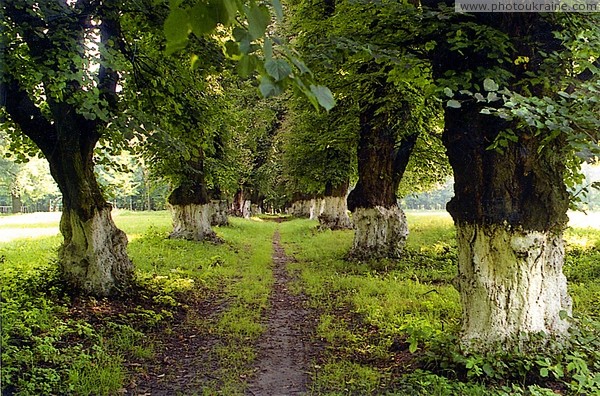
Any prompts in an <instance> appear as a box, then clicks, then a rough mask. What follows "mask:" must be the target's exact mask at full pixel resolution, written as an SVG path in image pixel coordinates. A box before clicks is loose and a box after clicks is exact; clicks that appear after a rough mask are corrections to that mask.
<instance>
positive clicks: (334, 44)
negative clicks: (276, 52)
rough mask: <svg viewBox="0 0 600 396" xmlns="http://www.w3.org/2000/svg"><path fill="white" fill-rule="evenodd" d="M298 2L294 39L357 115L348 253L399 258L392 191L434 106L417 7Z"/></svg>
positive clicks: (401, 233) (398, 216)
mask: <svg viewBox="0 0 600 396" xmlns="http://www.w3.org/2000/svg"><path fill="white" fill-rule="evenodd" d="M297 7H298V11H296V18H298V19H299V22H298V26H300V27H301V29H297V30H300V31H302V34H301V35H299V37H298V38H296V41H299V42H301V43H302V45H303V46H304V47H305V48H306V50H305V53H308V54H309V55H307V59H310V61H309V62H308V64H309V66H310V67H311V68H314V69H315V70H322V69H324V70H327V71H328V78H327V79H325V80H324V81H326V83H327V85H328V86H330V87H332V89H333V90H334V92H335V93H336V96H337V97H338V98H339V104H340V105H344V104H345V105H346V106H347V107H346V109H345V112H346V114H347V115H350V116H352V117H355V120H356V124H355V125H356V131H355V134H354V136H356V140H355V142H354V144H355V147H357V157H358V176H359V180H358V183H357V185H356V187H355V188H354V190H352V192H350V195H349V196H348V207H349V208H350V210H352V211H353V222H354V225H355V228H356V232H355V239H354V244H353V248H352V251H351V253H350V256H351V257H355V258H357V259H368V258H379V257H399V256H400V255H401V253H402V249H403V246H404V242H405V240H406V236H407V233H408V229H407V225H406V220H405V218H404V214H403V212H402V210H401V209H400V208H399V207H398V205H397V197H396V193H397V190H398V186H399V182H400V181H401V179H402V176H403V174H404V172H405V170H406V167H407V163H408V161H409V158H410V154H411V152H412V150H413V148H414V147H415V144H416V142H417V140H418V137H419V135H420V134H421V133H422V132H428V129H430V128H431V129H433V125H431V124H433V122H430V121H429V119H432V120H435V117H433V114H434V109H435V108H436V106H435V104H432V103H431V102H430V100H429V98H430V97H431V94H432V92H431V88H430V86H431V80H430V79H429V75H430V71H429V66H428V63H427V61H426V60H425V59H424V56H423V55H425V52H424V49H423V47H424V45H423V44H422V43H419V40H418V39H417V37H418V34H417V33H418V26H417V24H416V21H418V18H419V10H418V9H416V8H415V7H413V6H411V5H410V4H405V3H403V2H385V3H384V4H375V3H368V2H350V1H338V2H334V1H329V2H325V3H319V4H318V5H315V4H313V2H308V1H307V2H303V1H301V2H299V3H298V6H297ZM400 26H401V28H399V27H400ZM310 54H316V55H313V56H312V58H311V57H310ZM315 64H317V65H320V67H321V69H317V68H316V67H314V65H315Z"/></svg>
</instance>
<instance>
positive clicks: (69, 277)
mask: <svg viewBox="0 0 600 396" xmlns="http://www.w3.org/2000/svg"><path fill="white" fill-rule="evenodd" d="M14 3H15V2H6V3H5V5H6V6H5V7H4V11H5V13H6V15H4V16H5V17H7V18H9V19H10V20H11V21H12V22H10V23H16V24H19V23H22V24H23V26H24V28H23V30H22V33H21V38H22V39H23V40H24V41H25V42H26V43H27V50H28V51H29V52H28V54H27V55H26V58H29V59H31V62H30V63H31V64H32V65H44V67H43V69H41V72H40V73H39V74H40V75H41V80H40V81H39V83H36V88H35V89H36V90H37V89H38V88H39V87H41V88H42V89H44V90H45V91H44V92H45V95H43V96H44V97H43V98H42V99H40V95H39V93H35V92H37V91H35V92H34V91H28V89H30V88H31V87H29V88H28V87H27V86H25V85H22V79H21V78H20V76H18V77H17V76H15V75H10V73H4V74H3V76H2V77H3V82H4V86H3V88H4V89H5V92H4V95H2V98H0V100H2V101H3V104H4V105H5V108H6V112H7V113H8V114H9V115H10V118H11V120H12V121H13V122H14V123H15V124H17V125H18V126H19V129H20V131H21V132H22V133H23V134H25V135H27V136H28V137H29V138H30V139H31V140H32V141H33V142H35V144H36V145H37V146H38V147H39V148H40V150H41V151H42V152H43V154H44V156H45V157H46V159H47V160H48V163H49V165H50V172H51V174H52V177H53V178H54V180H55V181H56V183H57V184H58V187H59V189H60V190H61V193H62V199H63V214H62V218H61V222H60V230H61V232H62V234H63V236H64V242H63V245H62V246H61V248H60V250H59V260H60V267H61V269H62V273H63V276H64V278H65V281H66V282H67V283H68V284H70V285H71V286H72V287H73V288H75V289H78V290H80V291H83V292H84V293H89V294H94V295H98V296H107V295H110V294H113V293H115V292H118V291H122V290H124V289H125V288H126V287H127V286H128V285H129V284H130V282H131V279H132V276H133V265H132V264H131V261H130V260H129V258H128V257H127V253H126V248H127V237H126V236H125V234H124V233H123V232H122V231H121V230H119V229H118V228H116V227H115V225H114V223H113V221H112V219H111V217H110V211H111V207H110V205H109V204H108V203H107V202H106V200H105V199H104V197H103V196H102V193H101V191H100V188H99V186H98V183H97V181H96V177H95V175H94V162H93V152H94V147H95V145H96V143H97V142H98V140H99V139H100V136H101V133H102V132H103V129H104V127H105V126H106V121H103V118H102V117H100V116H97V117H95V118H94V117H87V118H86V117H85V116H83V115H82V114H81V112H80V109H81V108H82V101H81V100H82V98H83V97H85V98H86V99H93V100H98V103H99V104H98V105H94V106H100V109H99V110H102V111H104V112H106V111H108V112H109V113H110V112H111V111H112V110H116V104H117V101H118V98H117V95H116V89H117V82H118V78H119V75H118V73H117V72H116V71H115V70H112V69H110V67H108V66H107V63H105V62H104V61H105V60H106V59H104V55H101V61H100V65H99V67H98V68H97V74H96V76H95V78H94V80H95V81H96V85H95V87H96V88H97V92H98V93H97V96H95V97H93V98H92V97H90V96H85V95H83V92H84V90H85V91H87V90H86V89H85V88H84V87H83V86H82V81H81V79H80V78H77V77H76V76H77V74H78V72H79V71H80V70H81V66H80V65H78V64H76V59H78V56H85V53H86V48H87V45H88V44H89V43H87V41H86V39H87V34H86V32H88V33H89V31H90V30H89V29H90V27H92V28H93V29H94V31H95V32H96V34H98V35H99V39H100V42H101V43H102V44H103V45H105V46H107V47H113V48H114V46H115V45H116V44H115V43H116V42H118V40H117V38H118V37H120V26H119V21H118V12H117V10H116V9H115V8H113V6H114V4H111V3H110V2H103V3H97V4H96V5H94V6H93V7H90V8H89V10H88V11H89V12H88V13H87V15H81V17H80V18H76V19H73V18H58V19H56V18H54V19H53V22H52V23H51V24H48V23H47V21H45V20H44V19H42V18H41V17H39V16H38V15H37V14H36V13H33V14H32V13H30V12H29V11H30V10H27V9H26V8H23V7H18V6H17V4H14ZM56 4H57V5H58V6H59V7H64V11H70V10H72V9H71V8H69V5H67V4H66V3H61V2H58V3H56ZM40 12H43V11H40ZM53 12H55V11H53ZM91 15H95V16H96V17H99V18H100V19H101V20H102V23H100V24H95V25H94V24H92V23H91V20H90V19H89V16H91ZM42 26H43V27H44V28H45V29H44V34H42V35H40V34H39V33H38V30H39V28H40V27H42ZM65 51H70V52H65ZM72 58H74V59H75V61H74V60H73V59H72ZM48 69H51V70H52V71H53V72H54V75H52V76H51V75H50V74H49V73H47V71H48ZM15 70H16V69H15ZM9 71H10V70H9ZM19 73H21V72H19ZM61 73H62V74H61ZM64 73H67V74H64ZM55 75H57V76H59V77H58V80H54V78H55ZM56 81H60V82H61V84H60V85H61V86H62V87H61V88H57V85H56ZM57 89H59V91H57ZM87 92H88V93H90V92H89V91H87ZM90 94H91V93H90ZM39 100H43V101H44V103H43V104H44V107H45V110H46V112H45V113H42V111H41V110H40V107H41V106H39V105H38V103H37V102H39ZM94 115H97V114H94ZM91 118H94V119H91ZM108 141H110V140H108Z"/></svg>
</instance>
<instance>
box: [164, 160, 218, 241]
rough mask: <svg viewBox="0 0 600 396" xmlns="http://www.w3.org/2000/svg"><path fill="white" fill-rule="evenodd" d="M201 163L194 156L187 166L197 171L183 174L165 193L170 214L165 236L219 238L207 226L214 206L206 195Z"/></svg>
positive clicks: (193, 239) (196, 239)
mask: <svg viewBox="0 0 600 396" xmlns="http://www.w3.org/2000/svg"><path fill="white" fill-rule="evenodd" d="M203 165H204V164H203V161H202V159H196V161H195V164H191V165H190V166H191V167H192V168H193V169H196V170H197V172H195V173H193V174H189V175H187V177H186V179H185V180H183V182H181V184H180V185H179V186H177V188H175V189H174V190H173V192H172V193H171V194H170V195H169V198H168V201H169V204H170V209H171V214H172V216H173V232H171V234H170V235H169V238H174V239H186V240H190V241H204V240H210V241H214V242H218V241H220V239H219V238H218V237H217V235H216V234H215V233H214V231H213V230H212V228H211V220H212V218H213V213H214V209H213V206H212V205H211V202H210V200H209V198H208V190H207V189H206V184H205V182H204V169H203Z"/></svg>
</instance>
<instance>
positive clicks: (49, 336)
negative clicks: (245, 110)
mask: <svg viewBox="0 0 600 396" xmlns="http://www.w3.org/2000/svg"><path fill="white" fill-rule="evenodd" d="M28 216H30V215H28ZM28 216H2V217H0V237H2V238H4V239H0V277H1V279H2V284H1V287H0V292H1V297H2V301H1V304H2V317H1V319H2V345H1V346H2V377H1V381H2V385H1V386H2V395H3V396H4V395H13V394H15V395H40V394H44V395H45V394H47V395H52V394H61V395H62V394H72V395H118V394H132V395H134V394H140V395H141V394H144V389H146V388H148V386H149V385H148V384H152V385H153V386H154V388H153V389H162V388H161V387H167V386H179V384H181V386H180V387H179V388H178V389H176V391H177V392H179V393H178V394H182V395H187V394H205V395H213V394H226V395H243V394H245V392H247V391H248V390H247V381H248V378H250V377H251V376H252V373H253V363H254V361H255V359H256V356H257V350H256V345H257V340H258V338H259V337H260V335H261V334H262V332H263V331H264V317H265V315H266V314H267V310H268V307H269V305H268V298H269V295H270V293H271V288H272V284H273V274H272V269H271V264H272V263H271V254H272V245H271V242H272V237H273V234H274V232H275V230H279V232H280V235H281V243H282V244H283V246H284V248H285V251H286V254H287V255H288V256H290V257H292V258H293V260H292V261H291V262H290V263H289V264H288V271H289V272H290V274H291V275H292V279H294V280H293V283H292V284H291V285H290V289H291V290H292V291H293V292H294V293H298V294H303V295H304V296H305V300H306V305H307V308H308V309H309V310H310V312H311V317H312V318H314V321H312V322H311V323H314V327H315V328H314V338H315V342H316V343H317V344H318V345H319V346H320V347H319V350H318V351H317V353H316V354H315V356H314V360H313V361H312V362H311V369H310V377H311V381H310V389H309V390H308V393H309V394H312V395H376V394H377V395H556V394H563V395H594V394H600V322H599V320H600V231H599V230H596V229H593V228H589V227H585V226H586V225H593V224H598V223H595V222H594V221H593V220H592V221H590V220H589V218H581V219H579V220H578V221H579V223H578V224H582V225H584V227H581V226H577V223H574V226H573V228H570V229H569V230H568V231H567V233H566V240H567V251H568V257H567V260H566V264H565V268H564V272H565V274H566V276H567V277H568V279H569V284H570V286H569V287H570V289H569V291H570V294H571V296H572V297H573V301H574V309H573V311H574V314H573V318H571V319H570V320H572V321H573V330H572V336H571V339H570V340H569V342H568V343H567V346H566V348H562V349H561V348H559V347H558V346H557V345H550V346H549V348H548V349H547V350H540V351H536V352H535V353H532V354H531V353H530V354H528V355H524V354H521V353H520V352H519V351H504V350H501V349H499V350H498V351H496V352H494V353H490V354H486V355H473V354H471V355H464V354H463V353H461V351H460V348H459V346H458V343H457V342H456V341H457V339H456V337H457V334H458V331H459V329H460V321H459V318H460V315H461V307H460V301H459V296H458V293H457V291H456V290H455V289H454V287H453V286H452V279H453V278H454V276H455V272H456V243H455V240H454V230H453V226H452V221H451V219H450V218H449V216H448V215H447V214H445V213H442V212H440V213H432V212H409V213H408V221H409V225H410V231H411V233H410V236H409V239H408V243H407V247H406V254H405V257H404V258H403V259H402V260H395V261H392V260H379V261H372V262H354V263H348V262H347V261H345V259H344V258H345V254H346V252H347V251H348V249H349V247H350V245H351V243H352V235H353V234H352V231H335V232H332V231H318V230H317V223H316V222H315V221H311V220H303V219H286V220H289V221H283V222H281V223H275V222H272V221H268V219H258V218H253V219H252V220H244V219H236V218H232V219H230V221H231V224H230V225H229V226H226V227H220V228H216V232H217V234H218V235H219V236H220V237H221V238H222V239H223V240H224V241H225V242H224V243H223V244H219V245H215V244H212V243H192V242H186V241H176V240H169V239H167V238H166V236H167V235H168V232H169V228H170V224H171V223H170V217H169V214H168V213H167V212H127V211H121V212H118V213H116V214H115V216H114V219H115V222H116V223H117V225H118V226H119V227H120V228H122V229H123V230H124V231H125V232H126V233H127V235H128V237H129V240H130V244H129V254H130V257H131V258H132V260H133V262H134V265H135V267H136V285H135V287H134V288H132V290H130V291H128V294H127V296H126V297H125V298H123V299H122V300H120V301H109V300H96V299H93V298H82V297H77V296H74V295H71V294H70V293H69V291H68V290H66V289H65V287H64V285H62V284H61V282H60V279H59V273H58V266H57V263H56V260H55V257H56V250H57V247H58V245H59V244H60V241H61V238H60V236H59V235H57V234H56V232H57V228H56V227H57V221H58V218H57V217H56V216H54V217H52V216H49V215H48V216H49V217H47V218H44V219H41V220H40V219H37V220H36V219H35V218H33V217H28ZM583 221H588V223H587V224H586V223H584V222H583ZM26 235H29V236H32V237H26ZM182 344H186V345H189V346H191V347H193V348H192V349H193V351H191V352H190V350H186V351H185V354H183V352H182V355H181V356H182V359H180V361H179V362H173V361H169V362H167V358H168V353H167V352H168V350H169V348H171V350H172V348H176V347H177V345H182ZM192 353H194V354H196V355H197V356H190V355H191V354H192ZM183 356H185V358H183ZM188 358H189V359H188ZM186 359H187V360H186ZM188 376H193V378H191V379H190V378H189V377H188ZM173 384H174V385H173ZM148 389H149V388H148ZM165 389H166V388H165ZM171 390H172V389H171ZM148 394H151V393H148ZM173 394H177V393H176V392H175V391H174V393H173Z"/></svg>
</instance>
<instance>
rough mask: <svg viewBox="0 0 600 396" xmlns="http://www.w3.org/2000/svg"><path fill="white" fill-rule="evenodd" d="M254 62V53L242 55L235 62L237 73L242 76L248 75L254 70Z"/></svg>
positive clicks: (255, 60)
mask: <svg viewBox="0 0 600 396" xmlns="http://www.w3.org/2000/svg"><path fill="white" fill-rule="evenodd" d="M256 63H257V59H256V55H242V57H241V58H240V60H239V62H238V64H237V71H238V74H239V75H240V76H242V77H248V76H249V75H250V74H252V72H253V71H254V70H256Z"/></svg>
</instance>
